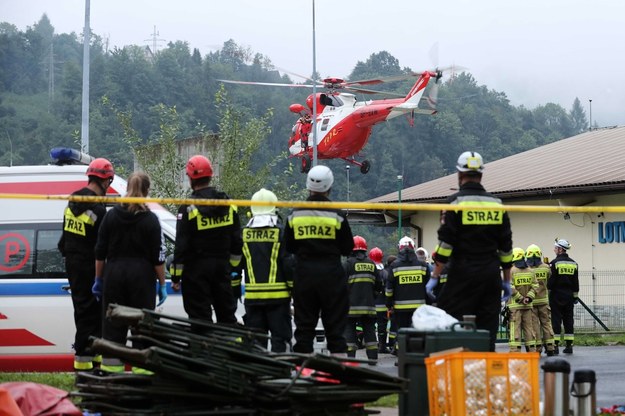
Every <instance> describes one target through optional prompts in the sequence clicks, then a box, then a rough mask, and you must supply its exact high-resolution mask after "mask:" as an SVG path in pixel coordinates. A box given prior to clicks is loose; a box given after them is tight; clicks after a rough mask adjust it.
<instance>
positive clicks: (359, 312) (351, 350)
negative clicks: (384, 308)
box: [343, 235, 382, 362]
mask: <svg viewBox="0 0 625 416" xmlns="http://www.w3.org/2000/svg"><path fill="white" fill-rule="evenodd" d="M343 267H344V269H345V275H346V276H347V283H348V285H349V312H348V322H347V326H346V329H345V339H346V340H347V356H348V357H356V350H357V349H358V346H357V344H358V343H357V334H356V326H357V325H358V324H360V325H361V326H362V330H363V334H364V345H365V352H366V354H367V358H368V359H369V360H371V361H375V362H377V360H378V341H377V337H376V334H375V321H376V314H375V298H376V295H377V294H378V293H380V292H381V291H382V279H381V276H380V273H379V272H378V269H377V268H376V265H375V263H374V262H373V261H372V260H371V259H369V258H368V257H367V241H366V240H365V239H364V238H363V237H361V236H359V235H357V236H355V237H354V249H353V251H352V253H351V254H350V255H349V256H348V257H347V260H346V261H345V263H344V265H343Z"/></svg>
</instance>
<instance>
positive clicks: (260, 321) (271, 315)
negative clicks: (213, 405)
mask: <svg viewBox="0 0 625 416" xmlns="http://www.w3.org/2000/svg"><path fill="white" fill-rule="evenodd" d="M277 200H278V198H277V197H276V195H275V194H274V193H273V192H271V191H269V190H267V189H264V188H263V189H261V190H260V191H258V192H256V193H255V194H254V195H253V196H252V201H265V202H276V201H277ZM252 214H253V216H252V218H251V219H250V221H249V222H248V223H247V226H245V227H244V228H243V261H242V266H243V267H242V268H243V270H244V275H245V318H244V322H245V326H248V327H250V328H256V329H260V330H262V331H264V332H265V333H270V334H271V351H273V352H286V351H287V347H288V349H289V350H290V346H291V338H292V336H293V335H292V332H293V331H292V328H291V288H292V287H293V278H292V270H291V268H292V262H291V261H290V258H289V256H287V253H286V249H285V247H284V244H283V239H284V225H283V224H282V221H281V220H280V217H278V216H277V215H276V207H275V206H252ZM235 293H236V291H235ZM264 346H265V348H266V347H267V345H266V343H265V345H264Z"/></svg>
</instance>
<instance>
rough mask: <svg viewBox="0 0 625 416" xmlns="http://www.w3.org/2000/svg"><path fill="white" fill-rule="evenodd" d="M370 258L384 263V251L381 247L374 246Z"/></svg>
mask: <svg viewBox="0 0 625 416" xmlns="http://www.w3.org/2000/svg"><path fill="white" fill-rule="evenodd" d="M369 258H370V259H371V260H372V261H373V262H374V263H382V261H383V260H384V252H383V251H382V250H381V249H380V248H379V247H373V248H372V249H371V250H370V251H369Z"/></svg>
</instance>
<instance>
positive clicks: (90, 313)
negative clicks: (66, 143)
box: [58, 158, 115, 370]
mask: <svg viewBox="0 0 625 416" xmlns="http://www.w3.org/2000/svg"><path fill="white" fill-rule="evenodd" d="M87 177H88V178H89V179H88V184H87V186H86V187H84V188H82V189H79V190H78V191H76V192H74V193H73V194H72V195H81V196H104V195H106V191H107V189H108V188H109V185H110V184H111V182H113V178H114V177H115V171H114V170H113V165H112V164H111V162H109V161H108V160H107V159H103V158H98V159H95V160H93V161H92V162H91V163H90V164H89V167H88V168H87ZM105 214H106V207H105V206H104V204H102V203H96V202H70V203H69V204H68V205H67V208H66V209H65V214H64V216H63V234H62V235H61V240H60V241H59V244H58V248H59V251H60V252H61V254H62V255H63V256H64V257H65V270H66V271H67V278H68V280H69V286H70V288H71V295H72V303H73V305H74V323H75V324H76V336H75V338H74V349H75V351H76V354H75V356H74V369H75V370H91V369H92V368H93V360H94V359H96V358H97V359H98V360H99V359H100V358H101V357H99V356H98V357H95V356H94V355H93V354H92V353H90V352H88V351H87V345H88V339H89V337H90V336H93V337H98V338H99V337H101V336H102V312H101V304H100V302H99V301H98V300H97V299H96V298H95V297H94V296H93V294H92V293H91V286H92V285H93V278H94V277H95V275H96V273H95V252H94V248H95V245H96V241H97V238H98V230H99V228H100V224H101V223H102V219H103V218H104V215H105Z"/></svg>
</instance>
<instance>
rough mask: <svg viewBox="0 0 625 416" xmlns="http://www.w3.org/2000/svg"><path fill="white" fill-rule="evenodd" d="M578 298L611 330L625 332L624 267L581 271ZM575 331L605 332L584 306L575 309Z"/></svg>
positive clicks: (577, 306)
mask: <svg viewBox="0 0 625 416" xmlns="http://www.w3.org/2000/svg"><path fill="white" fill-rule="evenodd" d="M579 281H580V287H579V297H580V299H582V300H583V301H584V302H585V303H586V305H587V306H588V307H589V308H590V310H592V311H593V312H594V313H595V315H597V317H598V318H599V319H601V321H603V323H604V324H605V325H606V326H607V327H608V328H610V331H625V270H595V271H580V273H579ZM574 316H575V331H576V332H595V331H597V332H604V329H603V328H602V327H601V325H600V324H599V323H598V322H597V321H595V319H594V318H593V317H592V316H591V315H590V314H589V313H588V311H586V309H584V308H583V307H582V306H581V305H576V306H575V310H574Z"/></svg>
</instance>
